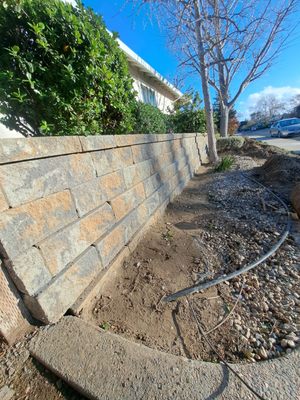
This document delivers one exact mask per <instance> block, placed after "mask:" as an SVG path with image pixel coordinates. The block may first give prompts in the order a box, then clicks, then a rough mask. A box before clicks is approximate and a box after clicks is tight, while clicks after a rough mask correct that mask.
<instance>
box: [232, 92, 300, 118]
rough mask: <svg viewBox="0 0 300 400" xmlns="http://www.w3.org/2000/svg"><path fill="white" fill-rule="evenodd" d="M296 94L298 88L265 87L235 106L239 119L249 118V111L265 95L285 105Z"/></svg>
mask: <svg viewBox="0 0 300 400" xmlns="http://www.w3.org/2000/svg"><path fill="white" fill-rule="evenodd" d="M297 94H300V87H292V86H282V87H274V86H267V87H265V88H264V89H263V90H261V91H260V92H256V93H252V94H250V95H249V96H248V98H247V99H246V100H244V101H240V102H239V103H238V104H237V110H238V112H239V114H240V118H241V119H244V118H249V116H250V114H251V109H252V108H253V107H255V106H256V104H257V102H258V101H259V100H260V99H261V98H262V97H263V96H266V95H272V96H275V97H276V98H277V99H278V100H279V101H280V102H282V103H285V104H287V103H288V102H289V100H290V99H292V98H293V97H294V96H296V95H297Z"/></svg>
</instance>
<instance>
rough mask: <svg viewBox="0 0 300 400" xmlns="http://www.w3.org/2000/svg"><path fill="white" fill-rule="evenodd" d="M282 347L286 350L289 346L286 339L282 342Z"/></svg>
mask: <svg viewBox="0 0 300 400" xmlns="http://www.w3.org/2000/svg"><path fill="white" fill-rule="evenodd" d="M280 345H281V347H283V348H285V347H287V346H288V341H287V340H286V339H282V340H281V342H280Z"/></svg>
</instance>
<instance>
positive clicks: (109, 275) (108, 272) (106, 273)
mask: <svg viewBox="0 0 300 400" xmlns="http://www.w3.org/2000/svg"><path fill="white" fill-rule="evenodd" d="M129 256H130V252H129V249H128V247H126V246H125V247H123V249H122V250H121V251H120V253H119V254H118V256H117V257H116V258H115V259H114V260H113V262H112V263H111V265H110V266H109V268H106V269H103V270H102V271H100V273H99V274H97V276H96V277H95V278H94V279H93V280H92V282H91V283H90V284H89V285H88V287H87V288H86V289H85V290H84V292H83V293H82V294H81V295H80V296H79V297H78V299H77V300H76V302H75V303H74V304H73V305H72V306H71V307H70V310H71V313H72V314H73V315H76V316H79V315H80V316H81V318H84V317H85V311H86V310H88V309H89V306H90V305H92V303H94V301H95V298H97V296H99V293H101V290H102V288H103V286H104V285H105V284H106V283H107V281H112V280H114V279H115V278H116V277H117V273H118V271H119V269H120V268H121V267H122V265H123V262H124V260H125V259H126V258H127V257H129ZM87 312H88V311H87Z"/></svg>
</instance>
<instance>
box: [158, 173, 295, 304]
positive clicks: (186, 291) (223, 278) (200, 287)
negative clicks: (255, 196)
mask: <svg viewBox="0 0 300 400" xmlns="http://www.w3.org/2000/svg"><path fill="white" fill-rule="evenodd" d="M241 174H242V176H243V177H245V178H247V179H249V180H250V181H252V182H254V183H256V184H257V185H259V186H261V187H262V188H264V189H265V190H266V191H267V192H269V193H270V194H271V195H273V196H274V197H275V198H276V199H277V200H278V201H279V203H280V204H281V205H282V206H283V208H284V209H285V211H286V214H287V222H286V228H285V230H284V232H283V234H282V235H281V237H280V239H279V240H278V242H277V243H276V244H275V245H274V246H272V247H271V249H270V250H269V251H268V252H267V253H266V254H264V255H263V256H262V257H260V258H259V259H258V260H256V261H254V262H252V263H250V264H248V265H246V266H245V267H243V268H241V269H239V270H237V271H234V272H231V273H230V274H227V275H222V276H219V277H218V278H216V279H213V280H211V281H208V282H204V283H200V284H197V285H194V286H190V287H187V288H185V289H181V290H179V291H178V292H175V293H172V294H170V295H168V296H165V297H164V298H163V299H162V300H163V301H164V302H166V303H168V302H170V301H174V300H177V299H178V298H180V297H183V296H187V295H190V294H193V293H198V292H199V291H200V290H204V289H208V288H209V287H211V286H215V285H218V284H220V283H222V282H226V281H229V280H230V279H232V278H235V277H236V276H239V275H241V274H243V273H245V272H248V271H250V270H251V269H253V268H255V267H257V266H258V265H260V264H262V263H263V262H264V261H265V260H267V259H268V258H269V257H270V256H271V255H272V254H274V253H275V252H276V251H277V250H278V249H279V247H280V246H281V245H282V243H283V242H284V241H285V240H286V238H287V236H288V235H289V233H290V227H291V221H290V213H289V209H288V207H287V205H286V204H285V202H284V201H283V200H282V199H281V198H280V197H279V196H278V195H277V194H276V193H274V192H273V191H272V190H271V189H269V188H267V187H266V186H265V185H263V184H262V183H260V182H258V181H257V180H256V179H254V178H252V177H250V176H248V175H245V174H243V173H241Z"/></svg>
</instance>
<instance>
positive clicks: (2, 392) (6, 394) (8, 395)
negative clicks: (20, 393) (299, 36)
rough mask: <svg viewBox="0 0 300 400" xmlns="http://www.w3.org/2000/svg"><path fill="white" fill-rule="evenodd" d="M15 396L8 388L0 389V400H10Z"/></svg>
mask: <svg viewBox="0 0 300 400" xmlns="http://www.w3.org/2000/svg"><path fill="white" fill-rule="evenodd" d="M14 395H15V392H14V390H12V389H11V388H10V387H8V386H3V388H1V389H0V399H1V400H11V399H12V398H13V397H14Z"/></svg>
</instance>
